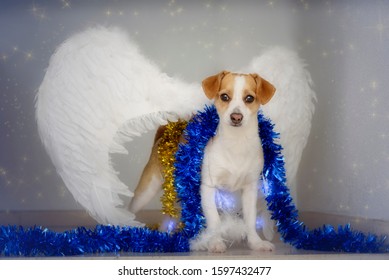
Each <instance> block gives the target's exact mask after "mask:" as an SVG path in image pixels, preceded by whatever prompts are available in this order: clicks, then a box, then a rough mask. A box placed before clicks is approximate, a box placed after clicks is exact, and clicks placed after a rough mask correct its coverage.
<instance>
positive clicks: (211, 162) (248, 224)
mask: <svg viewBox="0 0 389 280" xmlns="http://www.w3.org/2000/svg"><path fill="white" fill-rule="evenodd" d="M244 83H245V79H244V77H235V85H234V93H233V99H232V100H231V101H230V102H229V104H228V109H227V110H225V111H224V113H222V115H220V113H219V117H220V119H222V120H228V119H229V118H230V115H231V114H232V113H233V112H236V111H239V112H241V113H242V115H243V120H244V121H245V123H243V124H242V125H241V126H240V127H234V126H232V124H231V122H229V121H221V122H220V123H219V126H218V129H217V133H216V136H215V137H213V138H212V139H211V141H210V142H209V143H208V144H207V146H206V148H205V152H204V160H203V165H202V168H201V188H200V191H201V203H202V209H203V213H204V216H205V218H206V223H207V228H206V231H207V233H206V234H208V235H209V236H210V239H209V241H208V250H209V251H211V252H224V251H225V250H226V245H225V243H224V241H223V240H222V233H221V231H220V229H221V220H220V216H219V213H218V210H217V207H216V203H215V194H216V190H217V188H225V189H227V190H228V191H231V192H234V191H236V190H241V191H242V208H243V218H244V224H245V228H246V230H247V232H246V233H247V241H248V244H249V246H250V248H251V249H254V250H273V248H274V247H273V245H272V244H271V243H270V242H267V241H262V240H261V238H260V237H259V236H258V234H257V232H256V218H257V197H258V195H257V192H258V181H259V178H260V173H261V170H262V168H263V164H264V160H263V151H262V147H261V140H260V138H259V135H258V120H257V112H256V111H255V112H252V111H250V110H249V109H248V108H247V106H246V105H245V104H244V102H243V93H244V92H243V86H244Z"/></svg>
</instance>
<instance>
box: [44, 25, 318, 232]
mask: <svg viewBox="0 0 389 280" xmlns="http://www.w3.org/2000/svg"><path fill="white" fill-rule="evenodd" d="M247 71H248V72H257V73H259V74H260V75H262V76H263V77H264V78H266V79H268V80H269V81H270V82H272V83H273V84H274V85H275V86H276V88H277V93H276V95H275V97H274V98H273V99H272V101H271V102H270V103H269V104H268V105H266V107H264V111H265V114H267V115H268V116H269V117H270V118H271V119H272V120H273V121H274V122H275V123H276V130H277V131H279V132H281V144H282V145H283V147H284V151H285V161H286V170H287V174H288V176H289V177H288V180H290V181H291V182H292V181H294V178H295V176H296V171H297V167H298V165H299V162H300V158H301V153H302V150H303V148H304V146H305V144H306V141H307V138H308V135H309V131H310V123H311V117H312V113H313V108H314V106H313V99H314V98H315V97H314V93H313V91H312V90H311V88H310V83H311V81H310V77H309V74H308V73H307V72H306V70H305V69H304V67H303V64H302V63H301V61H300V60H299V59H298V57H297V56H296V55H295V54H294V53H292V52H289V51H287V50H282V49H277V48H276V49H271V50H269V51H268V52H266V53H264V54H263V55H262V56H260V57H258V58H255V59H254V60H253V61H252V63H251V65H250V67H248V69H247ZM207 103H208V100H206V98H205V96H204V94H203V92H202V90H201V86H200V85H199V84H193V85H191V84H187V83H184V82H181V81H180V80H178V79H173V78H170V77H168V76H167V75H166V74H164V73H162V72H161V71H160V70H159V69H158V67H156V66H155V65H154V64H153V63H151V62H150V61H149V60H147V59H146V58H145V57H144V56H143V55H142V54H141V53H140V52H139V50H138V49H137V47H136V45H135V44H134V43H132V42H131V41H130V40H129V38H128V36H127V35H126V34H125V33H124V32H123V31H121V30H119V29H106V28H94V29H89V30H86V31H85V32H82V33H79V34H77V35H75V36H73V37H71V38H70V39H68V40H67V41H65V42H64V43H63V44H62V45H60V46H59V48H58V49H57V51H56V53H55V54H54V55H53V56H52V58H51V60H50V64H49V67H48V69H47V72H46V75H45V78H44V80H43V82H42V84H41V86H40V88H39V91H38V94H37V98H36V118H37V123H38V130H39V134H40V137H41V139H42V141H43V144H44V146H45V148H46V150H47V152H48V154H49V155H50V157H51V159H52V161H53V163H54V165H55V167H56V169H57V172H58V173H59V174H60V176H61V177H62V179H63V181H64V183H65V185H66V186H67V188H68V189H69V191H70V192H71V193H72V195H73V196H74V198H75V199H76V200H77V201H78V202H79V203H80V204H81V205H82V206H83V207H84V208H85V209H86V210H87V211H88V212H89V213H90V214H91V216H92V217H94V218H95V219H96V220H97V221H98V222H99V223H103V224H118V225H133V226H136V225H140V223H139V222H137V221H135V220H134V215H133V214H132V213H131V212H129V211H128V210H127V209H126V208H125V207H123V201H122V199H121V198H120V196H119V195H124V196H128V197H131V196H132V195H133V193H132V192H131V191H130V190H129V188H128V187H127V186H126V185H124V184H123V183H122V182H121V181H120V180H119V179H118V177H117V174H116V172H115V170H114V169H113V167H112V165H111V162H110V157H109V154H110V153H112V152H117V153H127V150H126V149H125V148H124V147H123V144H124V142H126V141H130V140H131V139H132V137H133V136H136V135H142V134H143V133H145V132H146V131H148V130H151V129H154V128H155V127H157V126H159V125H161V124H164V123H166V121H167V120H168V119H170V120H174V119H176V118H178V117H180V118H184V119H187V118H189V117H190V116H191V114H192V113H194V112H196V111H197V110H200V109H202V108H203V107H204V105H205V104H207Z"/></svg>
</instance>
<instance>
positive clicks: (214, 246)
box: [208, 239, 227, 253]
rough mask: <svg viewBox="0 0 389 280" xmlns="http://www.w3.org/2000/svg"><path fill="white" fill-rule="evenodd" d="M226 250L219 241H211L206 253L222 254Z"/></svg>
mask: <svg viewBox="0 0 389 280" xmlns="http://www.w3.org/2000/svg"><path fill="white" fill-rule="evenodd" d="M226 250H227V246H226V244H225V243H224V242H223V240H221V239H213V240H211V241H209V243H208V252H210V253H224V252H225V251H226Z"/></svg>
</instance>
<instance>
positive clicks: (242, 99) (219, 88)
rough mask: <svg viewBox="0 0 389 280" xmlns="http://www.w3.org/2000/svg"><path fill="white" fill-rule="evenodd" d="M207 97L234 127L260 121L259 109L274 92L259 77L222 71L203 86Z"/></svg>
mask: <svg viewBox="0 0 389 280" xmlns="http://www.w3.org/2000/svg"><path fill="white" fill-rule="evenodd" d="M202 86H203V90H204V92H205V95H206V96H207V97H208V98H209V99H214V101H215V106H216V108H217V111H218V114H219V117H220V120H221V121H222V122H223V123H224V124H227V125H231V126H234V127H240V126H244V125H245V124H246V123H247V122H248V121H249V120H250V119H251V118H252V117H255V118H256V117H257V112H258V110H259V107H260V105H264V104H266V103H267V102H269V100H270V99H271V98H272V97H273V95H274V92H275V88H274V86H273V85H272V84H270V83H269V82H268V81H266V80H265V79H263V78H261V77H260V76H259V75H258V74H237V73H230V72H228V71H222V72H220V73H219V74H217V75H214V76H210V77H208V78H206V79H204V80H203V83H202Z"/></svg>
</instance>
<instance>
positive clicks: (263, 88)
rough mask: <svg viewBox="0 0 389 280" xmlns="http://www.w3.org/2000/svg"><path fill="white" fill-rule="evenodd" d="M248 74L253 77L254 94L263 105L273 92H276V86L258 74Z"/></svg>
mask: <svg viewBox="0 0 389 280" xmlns="http://www.w3.org/2000/svg"><path fill="white" fill-rule="evenodd" d="M250 75H251V76H252V77H253V78H254V80H255V83H256V84H257V88H256V90H255V94H256V95H257V98H258V99H259V101H260V102H261V104H262V105H265V104H266V103H267V102H269V101H270V99H271V98H272V97H273V95H274V93H275V92H276V88H275V87H274V86H273V85H272V84H271V83H269V82H268V81H266V80H265V79H263V78H261V77H260V76H259V75H258V74H250Z"/></svg>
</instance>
